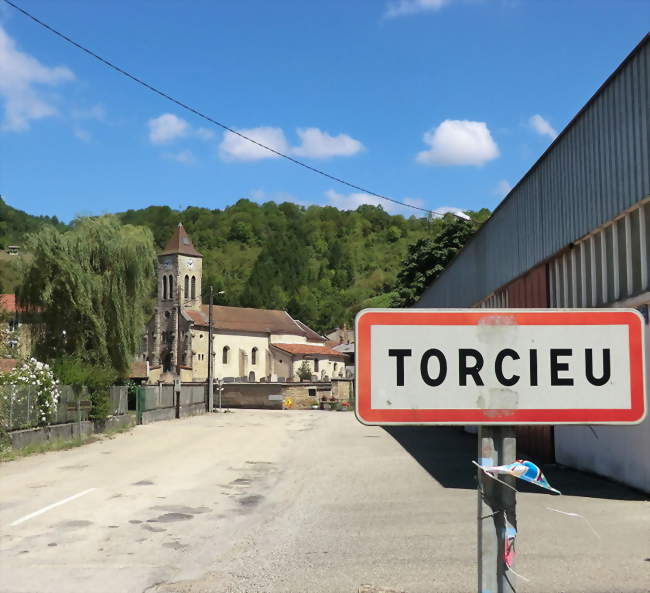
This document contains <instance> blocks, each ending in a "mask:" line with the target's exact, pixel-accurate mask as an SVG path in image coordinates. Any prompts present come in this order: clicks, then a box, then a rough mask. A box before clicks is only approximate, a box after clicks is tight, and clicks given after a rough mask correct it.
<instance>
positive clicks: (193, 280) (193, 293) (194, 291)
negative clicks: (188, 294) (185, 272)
mask: <svg viewBox="0 0 650 593" xmlns="http://www.w3.org/2000/svg"><path fill="white" fill-rule="evenodd" d="M195 298H196V277H194V276H192V300H194V299H195Z"/></svg>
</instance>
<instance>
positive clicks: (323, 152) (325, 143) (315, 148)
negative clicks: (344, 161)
mask: <svg viewBox="0 0 650 593" xmlns="http://www.w3.org/2000/svg"><path fill="white" fill-rule="evenodd" d="M296 132H297V134H298V136H299V138H300V145H299V146H296V147H295V148H294V149H293V154H295V155H296V156H304V157H311V158H316V159H327V158H330V157H333V156H352V155H354V154H357V153H358V152H359V151H361V150H363V144H361V142H359V141H358V140H355V139H354V138H351V137H350V136H348V135H347V134H339V135H338V136H330V135H329V134H328V133H327V132H323V131H321V130H319V129H318V128H299V129H298V130H296Z"/></svg>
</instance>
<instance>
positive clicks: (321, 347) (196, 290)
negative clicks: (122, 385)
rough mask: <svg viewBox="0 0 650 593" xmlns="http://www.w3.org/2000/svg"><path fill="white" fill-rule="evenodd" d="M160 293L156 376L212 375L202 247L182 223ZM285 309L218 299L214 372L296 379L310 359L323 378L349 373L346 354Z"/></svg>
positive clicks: (161, 272) (147, 352)
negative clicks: (225, 302) (229, 304)
mask: <svg viewBox="0 0 650 593" xmlns="http://www.w3.org/2000/svg"><path fill="white" fill-rule="evenodd" d="M158 262H159V265H158V276H159V278H158V301H157V307H156V310H155V313H154V316H153V318H152V320H151V321H150V322H149V325H148V331H147V335H146V337H145V344H144V347H143V351H144V354H143V357H144V358H146V360H148V361H149V363H150V375H149V381H150V382H157V381H159V380H171V379H172V378H173V377H175V376H179V375H180V377H181V379H182V380H183V381H205V380H206V379H207V377H208V340H209V337H208V336H209V314H210V313H209V307H208V305H204V304H203V303H202V302H201V279H202V278H201V277H202V255H201V254H200V253H199V252H198V251H197V250H196V249H195V248H194V246H193V245H192V242H191V240H190V238H189V236H188V235H187V233H186V232H185V229H184V228H183V225H181V224H179V225H178V228H177V229H176V231H175V233H174V235H173V236H172V238H171V239H170V240H169V242H168V243H167V245H166V246H165V249H164V250H163V251H162V253H161V254H160V255H159V256H158ZM326 341H327V339H326V338H324V337H323V336H321V335H319V334H318V333H316V332H315V331H314V330H312V329H311V328H309V327H308V326H306V325H305V324H304V323H302V322H300V321H298V320H296V319H293V318H292V317H291V316H290V315H289V314H288V313H287V312H286V311H277V310H270V309H250V308H245V307H225V306H221V305H214V306H213V307H212V346H213V348H212V352H213V361H214V362H213V372H214V378H215V379H226V380H245V381H277V380H296V379H297V377H298V369H299V368H300V367H301V366H302V365H303V362H305V364H306V365H308V366H309V369H310V370H311V375H312V377H316V378H317V379H318V380H324V379H329V378H332V377H339V376H341V377H344V376H345V362H346V358H347V357H346V356H345V354H342V353H340V352H337V351H336V350H333V349H331V348H328V347H327V346H326V345H325V342H326Z"/></svg>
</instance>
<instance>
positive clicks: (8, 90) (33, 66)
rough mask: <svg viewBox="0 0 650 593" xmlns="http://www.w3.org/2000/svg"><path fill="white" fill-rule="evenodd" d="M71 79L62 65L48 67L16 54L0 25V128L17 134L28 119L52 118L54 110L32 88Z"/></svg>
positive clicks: (24, 55)
mask: <svg viewBox="0 0 650 593" xmlns="http://www.w3.org/2000/svg"><path fill="white" fill-rule="evenodd" d="M73 79H74V74H73V73H72V72H71V71H70V70H69V69H68V68H66V67H65V66H55V67H54V68H50V67H48V66H45V65H43V64H41V62H39V61H38V60H37V59H36V58H34V57H32V56H30V55H29V54H26V53H24V52H21V51H19V50H18V49H17V48H16V44H15V43H14V40H13V39H12V38H11V37H9V35H7V33H6V32H5V30H4V29H3V28H2V26H0V98H1V99H2V100H3V102H4V108H5V112H4V119H3V121H2V124H0V129H2V130H8V131H14V132H19V131H22V130H27V129H29V122H30V121H31V120H36V119H41V118H43V117H49V116H52V115H56V114H57V110H56V108H55V107H54V106H53V105H51V104H50V103H49V102H48V100H46V98H44V97H43V96H41V94H40V93H39V91H38V90H37V86H36V85H49V86H55V85H58V84H61V83H63V82H67V81H69V80H73Z"/></svg>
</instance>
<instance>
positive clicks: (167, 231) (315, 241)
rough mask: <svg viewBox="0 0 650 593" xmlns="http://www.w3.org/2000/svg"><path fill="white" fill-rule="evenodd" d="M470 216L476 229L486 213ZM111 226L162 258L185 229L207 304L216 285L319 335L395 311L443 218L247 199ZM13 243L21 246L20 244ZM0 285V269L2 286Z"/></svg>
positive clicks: (154, 213) (163, 210) (132, 217)
mask: <svg viewBox="0 0 650 593" xmlns="http://www.w3.org/2000/svg"><path fill="white" fill-rule="evenodd" d="M469 214H470V216H471V217H472V220H473V221H474V222H475V223H477V224H479V223H482V222H483V221H484V220H485V219H486V218H487V217H488V216H489V214H490V212H489V210H487V209H483V210H480V211H479V212H470V213H469ZM25 216H27V215H25ZM117 217H118V218H119V220H120V221H121V222H122V223H123V224H126V225H138V226H144V227H147V228H148V229H149V230H150V231H151V233H152V235H153V239H154V244H155V247H156V248H157V249H158V250H160V249H162V248H163V247H164V245H165V243H166V242H167V240H168V239H169V237H170V236H171V234H172V233H173V231H174V228H175V227H176V225H177V224H178V222H179V221H181V222H183V225H184V226H185V228H186V230H187V231H188V233H189V234H190V236H191V237H192V241H193V243H194V245H195V246H196V247H197V249H198V250H199V251H200V252H201V253H202V254H203V256H204V258H203V301H204V302H207V300H208V299H207V297H208V291H209V287H210V286H211V285H212V286H213V287H214V289H215V294H216V293H218V292H219V291H224V294H223V295H216V296H215V303H216V304H221V305H234V306H251V307H261V308H275V309H283V310H287V311H288V312H289V313H290V314H291V315H293V316H295V317H297V318H298V319H300V320H301V321H303V322H305V323H307V324H308V325H310V326H311V327H313V328H314V329H316V330H318V331H321V332H324V331H327V330H330V329H332V328H334V327H337V326H342V325H343V324H344V323H347V324H348V325H351V324H352V321H353V319H354V316H355V314H356V313H357V311H359V310H360V309H361V308H363V307H365V306H385V305H386V304H387V303H391V302H393V301H392V299H393V297H392V293H393V292H394V291H395V290H396V289H397V287H398V282H397V273H398V272H399V270H400V267H401V262H403V261H404V260H405V257H406V256H407V253H408V249H409V245H413V244H415V243H416V242H418V241H422V240H425V239H427V240H430V241H433V240H434V239H435V238H436V236H437V235H438V234H439V233H440V232H441V231H442V230H443V229H444V228H445V227H446V226H447V225H448V224H449V220H448V219H447V218H445V219H444V220H443V219H435V220H427V219H426V218H418V217H415V216H411V217H410V218H405V217H404V216H401V215H390V214H388V213H387V212H386V211H384V210H383V209H382V208H381V207H377V206H371V205H362V206H360V207H359V208H358V209H357V210H354V211H347V210H346V211H342V210H338V209H336V208H333V207H331V206H309V207H304V206H299V205H297V204H293V203H289V202H285V203H282V204H276V203H275V202H266V203H264V204H257V203H255V202H252V201H251V200H246V199H242V200H239V201H238V202H236V203H235V204H233V205H232V206H229V207H227V208H225V209H223V210H210V209H207V208H198V207H189V208H186V209H185V210H183V211H177V210H173V209H171V208H169V207H168V206H150V207H148V208H144V209H142V210H129V211H127V212H123V213H121V214H118V215H117ZM39 224H40V225H41V226H42V225H43V224H44V222H43V221H41V222H40V223H39ZM72 226H73V227H75V226H76V223H73V225H72ZM38 228H40V227H38ZM16 242H17V243H19V244H24V240H22V239H21V238H20V237H18V238H17V240H16ZM21 259H23V256H21ZM39 265H40V264H39ZM2 278H3V273H2V266H1V265H0V285H2ZM12 282H14V281H12V280H8V281H7V283H8V284H12ZM10 291H11V290H10V289H8V290H7V292H10ZM375 299H377V300H375ZM389 299H390V300H389ZM368 303H372V305H368ZM375 303H380V304H379V305H377V304H375ZM100 356H101V355H100Z"/></svg>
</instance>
